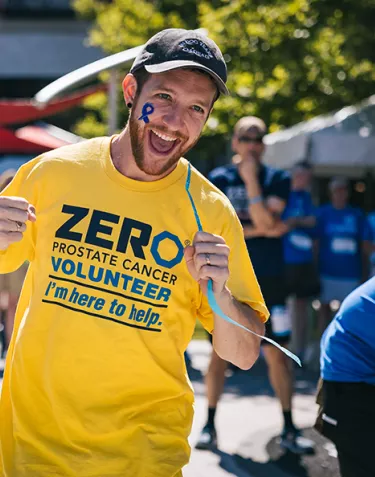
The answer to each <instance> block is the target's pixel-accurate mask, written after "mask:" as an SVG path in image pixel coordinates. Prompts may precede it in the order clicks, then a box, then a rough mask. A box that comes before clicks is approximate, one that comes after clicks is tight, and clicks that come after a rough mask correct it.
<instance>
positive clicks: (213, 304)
mask: <svg viewBox="0 0 375 477" xmlns="http://www.w3.org/2000/svg"><path fill="white" fill-rule="evenodd" d="M190 181H191V164H190V162H189V165H188V173H187V177H186V183H185V189H186V192H187V194H188V196H189V199H190V203H191V206H192V208H193V212H194V217H195V220H196V222H197V226H198V230H199V231H200V232H201V231H202V230H203V229H202V222H201V220H200V218H199V215H198V211H197V208H196V206H195V203H194V200H193V197H192V195H191V193H190ZM207 298H208V303H209V305H210V307H211V310H212V311H213V312H214V313H215V315H218V316H220V317H221V318H223V320H225V321H227V322H228V323H232V325H235V326H238V327H239V328H242V329H243V330H245V331H248V332H249V333H251V334H253V335H255V336H258V338H261V339H262V340H266V341H268V343H271V344H273V345H274V346H276V348H279V350H281V351H282V352H283V353H285V354H286V355H287V356H289V358H292V359H293V360H294V361H295V362H296V363H297V364H299V366H301V367H302V364H301V360H300V359H299V358H298V356H296V355H295V354H293V353H292V352H291V351H289V350H288V349H285V348H283V347H282V346H280V345H279V344H278V343H276V341H274V340H271V339H270V338H267V337H266V336H261V335H258V334H257V333H255V332H254V331H251V330H249V329H248V328H246V326H243V325H241V323H237V321H234V320H232V318H230V317H229V316H227V315H226V314H225V313H224V312H223V311H222V310H221V308H220V306H219V305H218V303H217V301H216V298H215V294H214V291H213V287H212V280H211V279H210V280H208V284H207Z"/></svg>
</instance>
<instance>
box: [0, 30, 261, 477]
mask: <svg viewBox="0 0 375 477" xmlns="http://www.w3.org/2000/svg"><path fill="white" fill-rule="evenodd" d="M226 79H227V71H226V65H225V61H224V59H223V56H222V54H221V52H220V50H219V48H218V47H217V45H216V44H215V43H214V42H213V41H212V40H210V39H209V38H208V37H206V36H205V35H203V34H202V33H200V32H199V31H188V30H183V29H169V30H164V31H162V32H160V33H158V34H157V35H155V36H154V37H153V38H151V39H150V40H149V41H148V42H147V43H146V45H145V46H144V48H143V49H142V51H141V52H140V54H139V56H138V57H137V58H136V59H135V61H134V64H133V66H132V68H131V72H130V74H128V75H126V77H125V78H124V80H123V84H122V89H123V96H124V100H125V103H126V104H127V105H128V108H129V109H130V114H129V121H128V124H127V125H126V127H125V128H124V130H123V131H122V132H120V134H116V135H114V136H112V137H101V138H94V139H91V140H89V141H84V142H81V143H79V144H75V145H71V146H66V147H63V148H60V149H57V150H54V151H50V152H48V153H46V154H43V155H41V156H39V157H37V158H36V159H34V160H32V161H30V162H28V163H27V164H25V165H24V166H22V167H21V169H20V170H19V171H18V172H17V174H16V176H15V178H14V179H13V181H12V182H11V183H10V184H9V186H8V187H7V188H6V189H5V190H4V191H3V194H2V196H1V197H0V273H7V272H10V271H13V270H15V269H16V268H17V267H18V266H19V265H20V264H21V263H23V262H24V261H25V260H28V261H29V262H30V267H29V270H28V274H27V277H26V282H25V285H24V287H23V290H22V294H21V298H20V302H19V305H18V309H17V314H16V319H15V330H14V333H13V338H12V341H11V344H10V347H9V351H8V355H7V361H6V366H5V375H4V382H3V388H2V394H1V401H0V475H1V476H4V475H6V476H7V477H31V476H32V477H51V476H56V477H57V476H61V477H62V476H64V477H78V476H79V477H105V476H106V477H110V476H111V477H115V476H116V477H118V476H129V477H151V476H152V477H181V475H182V472H181V469H182V467H183V466H184V465H185V464H186V463H187V462H188V460H189V455H190V447H189V443H188V436H189V433H190V430H191V425H192V419H193V401H194V396H193V391H192V388H191V384H190V382H189V379H188V376H187V372H186V366H185V362H184V351H185V350H186V348H187V345H188V343H189V341H190V340H191V337H192V335H193V333H194V328H195V324H196V319H197V318H198V319H199V320H200V321H201V322H202V323H203V326H205V328H206V329H207V330H208V331H209V332H210V333H213V343H214V347H215V349H216V351H217V352H218V353H219V354H220V355H221V356H222V357H223V358H224V359H226V360H229V361H232V362H233V363H235V364H236V365H237V366H240V367H242V368H245V369H247V368H249V367H251V366H252V364H253V363H254V362H255V360H256V359H257V357H258V354H259V346H260V343H259V342H260V338H259V336H262V335H263V332H264V325H263V322H265V321H266V320H267V318H268V311H267V308H266V306H265V304H264V300H263V298H262V294H261V292H260V288H259V285H258V283H257V280H256V277H255V275H254V271H253V269H252V266H251V261H250V259H249V257H248V254H247V250H246V245H245V242H244V240H243V238H242V228H241V224H240V222H239V220H238V218H237V216H236V214H235V211H234V210H233V208H232V206H231V205H230V203H229V201H228V200H227V198H226V197H225V196H224V194H222V193H221V192H220V191H219V190H218V189H217V188H216V187H214V186H213V185H212V184H211V183H210V182H209V181H208V180H207V179H206V178H204V177H203V176H202V175H201V174H200V173H199V172H198V171H197V170H196V169H194V168H193V167H191V165H190V164H189V163H188V161H187V160H185V159H184V158H183V156H184V154H185V153H186V152H187V151H189V150H190V149H191V148H192V147H193V146H194V145H195V143H196V142H197V140H198V139H199V136H200V134H201V133H202V129H203V127H204V125H205V123H206V121H207V118H208V116H209V114H210V112H211V110H212V107H213V105H214V103H215V101H216V99H217V98H218V97H219V95H220V94H227V92H228V90H227V88H226V85H225V83H226ZM198 219H199V220H198ZM201 229H202V230H201ZM209 300H210V301H209ZM211 303H214V305H215V306H211ZM217 306H218V307H219V308H217ZM215 307H216V308H215ZM213 309H215V310H217V309H219V311H220V313H223V314H225V315H226V316H227V317H229V318H231V319H233V320H234V321H235V322H236V323H237V324H240V325H242V326H244V327H246V329H249V330H250V331H251V332H255V333H257V335H259V336H254V335H253V334H252V333H251V332H250V333H248V332H247V331H244V330H242V329H240V327H239V326H233V324H230V323H228V322H226V321H225V319H222V318H221V316H219V315H218V313H217V312H216V311H215V312H214V310H213Z"/></svg>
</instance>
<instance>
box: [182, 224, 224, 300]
mask: <svg viewBox="0 0 375 477" xmlns="http://www.w3.org/2000/svg"><path fill="white" fill-rule="evenodd" d="M184 255H185V260H186V264H187V267H188V270H189V272H190V274H191V276H192V277H193V278H194V279H195V280H197V281H198V282H199V285H200V286H201V288H202V291H203V293H204V294H207V282H208V280H209V279H210V278H211V279H212V282H213V291H214V293H215V294H220V293H222V292H223V291H224V290H225V287H226V283H227V280H228V278H229V265H228V259H229V247H228V245H227V244H226V243H225V240H224V239H223V238H222V237H220V236H219V235H213V234H209V233H207V232H197V233H196V235H195V237H194V241H193V245H192V246H189V247H186V248H185V250H184Z"/></svg>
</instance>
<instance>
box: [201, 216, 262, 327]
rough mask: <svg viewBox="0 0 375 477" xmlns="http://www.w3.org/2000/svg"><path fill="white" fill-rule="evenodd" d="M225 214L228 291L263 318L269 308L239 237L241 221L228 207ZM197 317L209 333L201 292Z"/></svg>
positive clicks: (209, 315)
mask: <svg viewBox="0 0 375 477" xmlns="http://www.w3.org/2000/svg"><path fill="white" fill-rule="evenodd" d="M227 210H228V211H229V217H228V218H227V220H226V221H225V225H224V227H223V229H222V233H221V236H222V237H223V238H224V239H225V241H226V243H227V245H228V246H229V248H230V255H229V273H230V275H229V280H228V283H227V286H228V288H229V290H230V291H231V293H232V295H233V296H234V297H235V298H236V299H237V300H238V301H240V302H242V303H245V304H247V305H249V306H250V307H251V308H252V309H253V310H254V311H255V312H256V313H257V314H258V316H259V317H260V319H261V320H262V321H263V322H265V321H267V319H268V317H269V312H268V310H267V307H266V305H265V302H264V299H263V295H262V292H261V290H260V287H259V284H258V281H257V278H256V276H255V273H254V269H253V266H252V263H251V260H250V256H249V253H248V250H247V247H246V244H245V240H244V238H243V230H242V226H241V223H240V221H239V219H238V217H237V215H236V213H235V211H234V209H233V210H232V209H231V208H230V209H229V207H228V209H227ZM198 319H199V320H200V322H201V323H202V325H203V326H204V327H205V329H206V330H207V331H208V332H209V333H211V332H212V331H213V328H214V317H213V312H212V310H211V308H210V306H209V304H208V300H207V297H206V296H203V294H201V303H200V306H199V309H198Z"/></svg>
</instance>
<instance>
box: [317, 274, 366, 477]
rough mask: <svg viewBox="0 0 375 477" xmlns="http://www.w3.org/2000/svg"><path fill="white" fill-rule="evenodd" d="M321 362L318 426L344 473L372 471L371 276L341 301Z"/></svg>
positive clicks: (348, 476)
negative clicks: (330, 444)
mask: <svg viewBox="0 0 375 477" xmlns="http://www.w3.org/2000/svg"><path fill="white" fill-rule="evenodd" d="M320 361H321V363H320V364H321V378H322V380H323V382H322V386H321V389H320V392H319V396H318V403H319V404H320V406H321V407H320V412H319V416H318V420H317V423H316V428H317V429H318V430H319V431H320V432H321V433H322V434H323V435H325V436H326V437H328V438H329V439H331V440H332V441H333V442H334V443H335V445H336V447H337V451H338V458H339V462H340V468H341V474H342V477H370V476H375V460H374V456H373V453H374V442H375V441H374V429H375V277H373V278H371V279H370V280H368V281H367V282H366V283H364V284H363V285H361V286H360V287H359V288H357V289H356V290H355V291H353V292H352V293H351V294H350V295H349V296H348V297H347V298H346V299H345V300H344V302H343V303H342V305H341V308H340V310H339V312H338V313H337V315H336V317H335V318H334V319H333V321H332V322H331V323H330V325H329V326H328V328H327V329H326V331H325V333H324V335H323V337H322V340H321V359H320Z"/></svg>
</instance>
